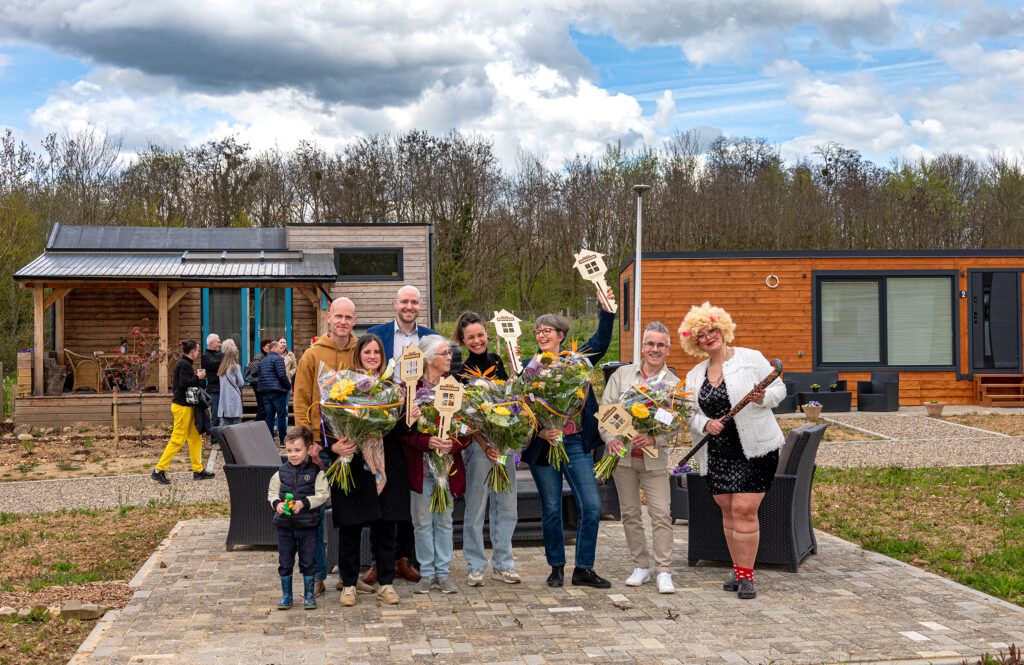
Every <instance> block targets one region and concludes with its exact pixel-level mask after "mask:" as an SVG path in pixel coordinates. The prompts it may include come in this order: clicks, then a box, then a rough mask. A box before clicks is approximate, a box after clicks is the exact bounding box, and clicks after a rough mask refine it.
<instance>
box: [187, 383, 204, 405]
mask: <svg viewBox="0 0 1024 665" xmlns="http://www.w3.org/2000/svg"><path fill="white" fill-rule="evenodd" d="M201 390H202V389H201V388H199V386H192V387H191V388H185V403H186V404H193V405H194V404H199V393H200V392H201Z"/></svg>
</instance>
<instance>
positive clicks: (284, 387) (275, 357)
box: [259, 341, 292, 445]
mask: <svg viewBox="0 0 1024 665" xmlns="http://www.w3.org/2000/svg"><path fill="white" fill-rule="evenodd" d="M269 350H270V353H268V354H267V357H266V358H264V359H263V360H261V361H260V382H259V387H260V395H262V397H263V408H264V410H265V411H266V413H267V427H269V428H270V431H271V433H273V431H274V427H275V425H276V426H277V435H278V436H279V437H280V439H281V445H284V435H285V433H286V432H287V431H288V391H290V390H291V389H292V382H291V379H289V378H288V370H287V369H285V366H284V358H282V357H281V355H280V354H279V353H278V351H280V350H281V345H280V343H278V342H276V341H274V342H271V343H270V347H269Z"/></svg>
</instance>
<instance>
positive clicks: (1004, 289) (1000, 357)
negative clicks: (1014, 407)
mask: <svg viewBox="0 0 1024 665" xmlns="http://www.w3.org/2000/svg"><path fill="white" fill-rule="evenodd" d="M968 279H969V288H970V292H969V293H968V298H969V301H970V303H971V311H970V319H969V322H970V344H971V370H972V373H974V374H1003V373H1007V374H1020V373H1021V310H1020V273H1019V272H1018V271H1015V270H1006V271H1000V270H971V271H969V272H968Z"/></svg>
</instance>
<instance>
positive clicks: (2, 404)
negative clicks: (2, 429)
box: [0, 371, 18, 418]
mask: <svg viewBox="0 0 1024 665" xmlns="http://www.w3.org/2000/svg"><path fill="white" fill-rule="evenodd" d="M17 386H18V374H17V371H15V372H11V373H10V374H9V375H7V376H5V377H4V383H3V386H0V387H2V388H3V391H2V392H3V395H2V399H0V418H6V417H7V416H8V414H13V413H14V391H15V390H16V389H17Z"/></svg>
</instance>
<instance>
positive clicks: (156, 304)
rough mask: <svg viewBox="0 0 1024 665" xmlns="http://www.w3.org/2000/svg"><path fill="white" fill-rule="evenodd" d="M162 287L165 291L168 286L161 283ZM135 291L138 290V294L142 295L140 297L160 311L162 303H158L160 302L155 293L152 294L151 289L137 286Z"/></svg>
mask: <svg viewBox="0 0 1024 665" xmlns="http://www.w3.org/2000/svg"><path fill="white" fill-rule="evenodd" d="M160 286H161V288H163V289H164V290H166V289H167V285H166V284H164V283H163V282H161V283H160ZM135 290H136V291H138V292H139V294H140V295H141V296H142V297H143V298H145V299H146V302H148V303H149V304H150V305H152V306H153V307H156V308H157V309H158V310H159V309H160V301H158V300H157V299H156V296H155V295H153V292H152V291H150V290H149V289H147V288H146V287H144V286H136V287H135Z"/></svg>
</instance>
